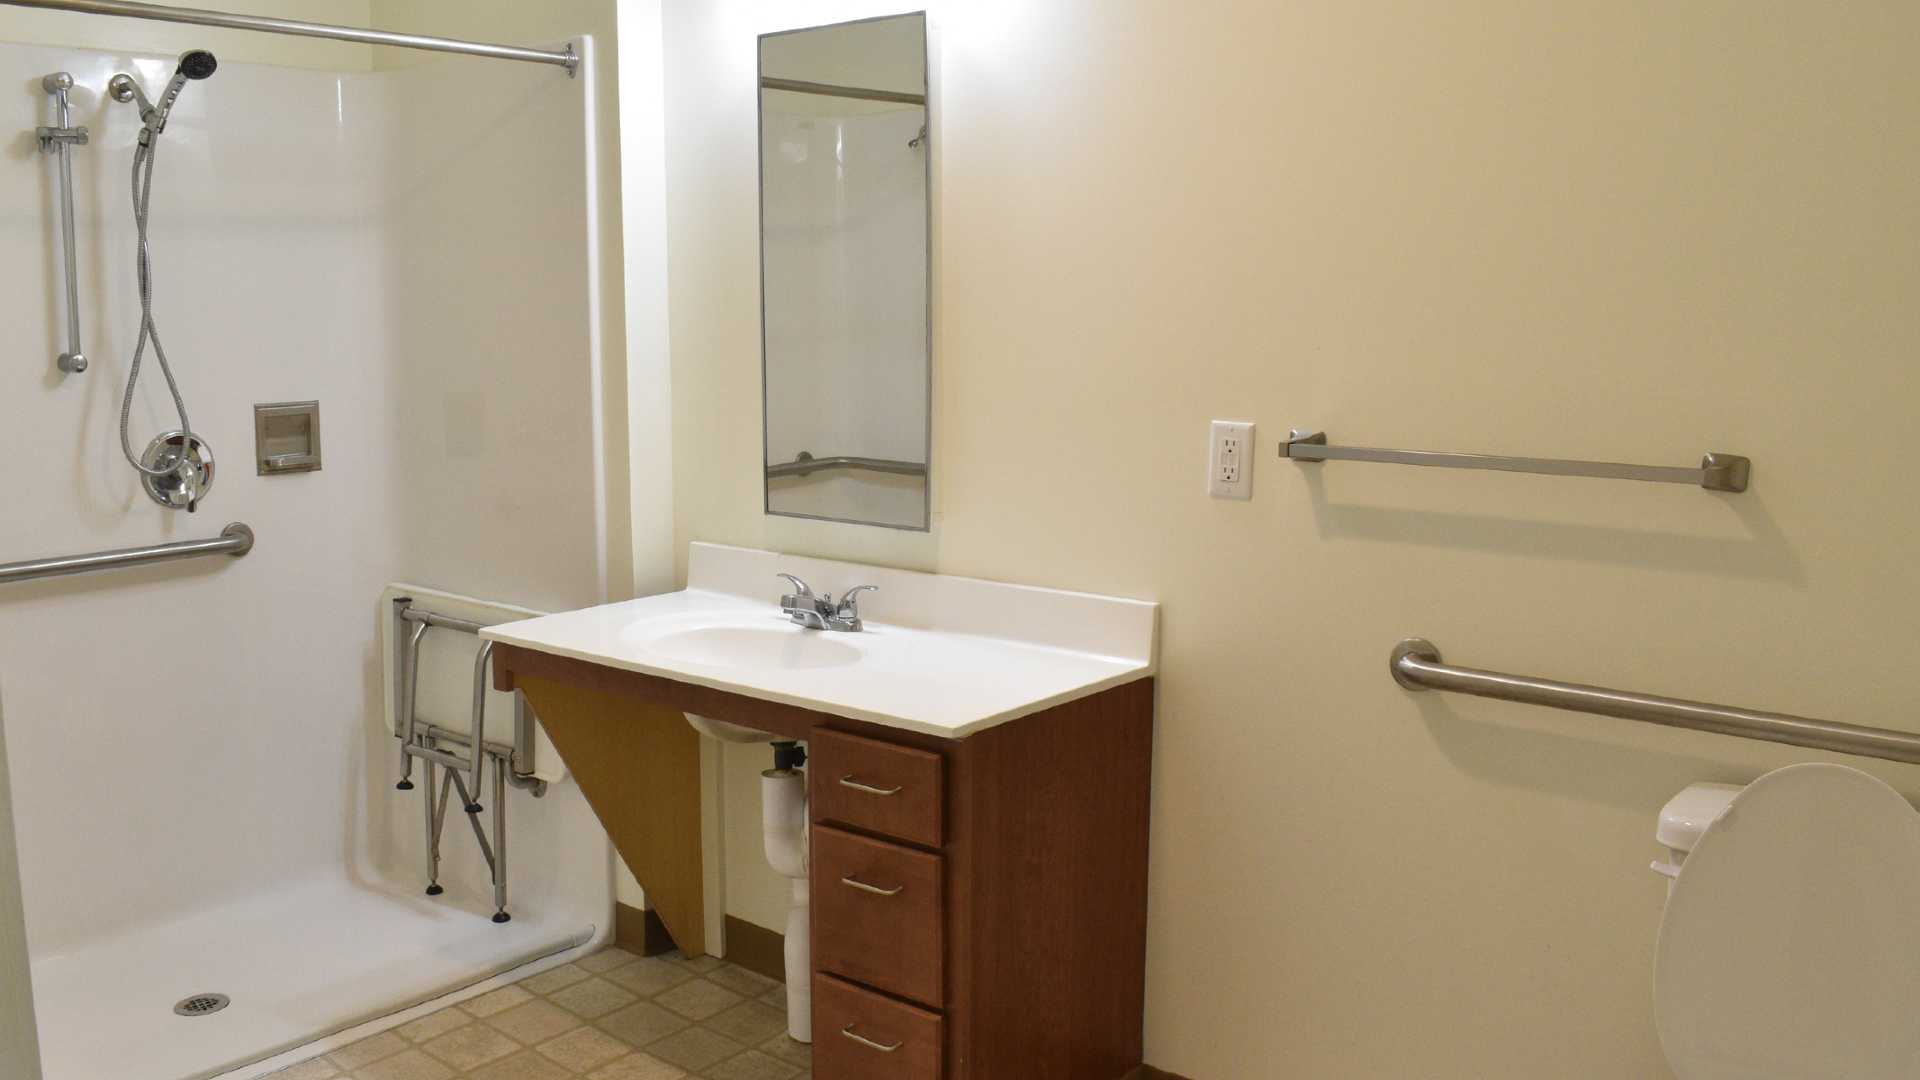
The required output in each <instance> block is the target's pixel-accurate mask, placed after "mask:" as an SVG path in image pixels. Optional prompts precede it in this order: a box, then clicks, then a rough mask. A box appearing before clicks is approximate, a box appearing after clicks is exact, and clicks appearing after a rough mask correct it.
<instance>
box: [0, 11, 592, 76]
mask: <svg viewBox="0 0 1920 1080" xmlns="http://www.w3.org/2000/svg"><path fill="white" fill-rule="evenodd" d="M0 4H7V5H11V6H13V7H26V8H45V9H48V10H51V11H77V12H80V13H81V14H84V15H120V16H124V17H126V18H129V19H153V20H155V21H158V22H175V23H189V24H191V25H194V26H218V27H223V28H226V29H229V30H256V31H259V32H261V33H265V34H291V35H293V36H295V37H315V38H328V39H331V40H333V41H352V42H358V43H360V44H363V45H391V46H393V47H395V48H399V49H425V50H427V51H429V52H446V53H461V54H463V55H466V56H486V57H491V58H493V59H495V60H524V61H526V62H528V63H533V64H553V65H555V66H557V67H563V68H566V69H567V77H568V78H572V77H573V76H574V75H575V74H577V73H578V70H579V67H580V56H579V54H577V53H575V52H574V51H573V43H572V42H568V43H567V48H566V51H565V52H550V51H545V50H541V49H522V48H520V47H519V46H517V45H488V44H486V43H484V42H479V41H458V40H455V39H453V38H438V37H426V36H424V35H421V34H397V33H393V32H391V31H387V30H361V29H357V28H355V27H351V26H330V25H328V24H326V23H311V22H300V21H298V20H296V19H273V18H268V17H267V16H264V15H233V14H229V13H227V12H224V11H204V10H201V9H199V8H174V7H161V6H160V5H158V4H136V3H132V2H131V0H0Z"/></svg>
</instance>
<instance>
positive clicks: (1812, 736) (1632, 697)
mask: <svg viewBox="0 0 1920 1080" xmlns="http://www.w3.org/2000/svg"><path fill="white" fill-rule="evenodd" d="M1388 668H1389V669H1390V670H1391V671H1392V672H1393V681H1394V682H1397V683H1399V684H1400V685H1401V686H1403V687H1405V688H1406V689H1408V690H1447V691H1451V692H1453V693H1456V694H1472V695H1473V696H1475V697H1484V698H1494V699H1496V700H1499V701H1518V702H1521V703H1522V704H1526V705H1544V706H1546V707H1547V708H1550V709H1566V710H1569V711H1571V712H1583V713H1594V714H1596V715H1599V716H1613V717H1618V718H1620V719H1622V720H1638V721H1640V722H1642V723H1647V724H1660V725H1663V726H1665V727H1677V728H1688V729H1691V730H1694V731H1710V732H1713V733H1715V734H1718V735H1734V736H1737V737H1739V738H1742V739H1759V740H1762V741H1764V742H1776V743H1785V744H1787V745H1788V746H1804V747H1806V748H1808V749H1810V750H1828V751H1832V752H1834V753H1837V754H1854V755H1857V756H1859V757H1871V758H1881V759H1883V760H1886V761H1899V762H1905V763H1906V764H1909V765H1920V735H1915V734H1910V733H1908V732H1904V731H1891V730H1888V729H1886V728H1876V727H1861V726H1859V725H1856V724H1841V723H1836V722H1834V721H1832V720H1812V719H1809V718H1807V717H1804V716H1791V715H1788V714H1786V713H1774V712H1761V711H1759V710H1756V709H1741V708H1736V707H1733V706H1729V705H1713V704H1709V703H1707V702H1704V701H1687V700H1685V699H1682V698H1669V697H1657V696H1655V695H1652V694H1636V693H1632V692H1629V691H1626V690H1608V689H1606V688H1604V687H1599V686H1586V685H1583V684H1581V683H1570V682H1559V681H1557V680H1554V679H1537V678H1534V677H1532V676H1528V675H1507V674H1503V673H1501V672H1497V671H1481V670H1479V669H1477V668H1464V667H1454V666H1452V665H1450V664H1447V663H1445V662H1443V661H1442V660H1441V659H1440V650H1439V648H1438V647H1436V646H1435V645H1434V644H1433V642H1431V641H1426V640H1424V639H1421V638H1408V639H1407V640H1405V641H1402V642H1401V643H1400V644H1399V645H1398V646H1396V647H1395V648H1394V650H1393V656H1392V658H1391V659H1390V660H1389V661H1388Z"/></svg>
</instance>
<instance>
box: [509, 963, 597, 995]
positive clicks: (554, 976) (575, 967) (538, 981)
mask: <svg viewBox="0 0 1920 1080" xmlns="http://www.w3.org/2000/svg"><path fill="white" fill-rule="evenodd" d="M588 974H589V973H588V972H587V970H586V969H585V968H583V967H581V966H580V965H579V964H561V965H560V966H559V967H557V968H550V969H548V970H546V971H543V972H541V973H540V974H538V975H534V976H532V977H530V978H525V979H521V980H520V981H519V982H518V983H515V984H514V985H516V986H519V987H521V988H523V989H526V990H531V991H533V992H534V993H536V994H551V993H553V992H554V991H555V990H558V989H560V988H561V987H563V986H572V985H573V984H574V983H577V982H579V981H580V980H581V979H584V978H586V977H587V975H588Z"/></svg>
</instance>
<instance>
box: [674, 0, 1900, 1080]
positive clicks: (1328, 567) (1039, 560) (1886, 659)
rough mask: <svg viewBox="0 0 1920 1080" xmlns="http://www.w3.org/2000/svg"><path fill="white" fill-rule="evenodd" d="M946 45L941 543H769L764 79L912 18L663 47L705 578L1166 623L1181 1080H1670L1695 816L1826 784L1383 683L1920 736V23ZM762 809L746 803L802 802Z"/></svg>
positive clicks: (1402, 7)
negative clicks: (939, 574)
mask: <svg viewBox="0 0 1920 1080" xmlns="http://www.w3.org/2000/svg"><path fill="white" fill-rule="evenodd" d="M931 6H932V7H933V8H934V11H933V16H934V27H933V32H934V61H933V67H934V89H933V96H934V105H933V109H934V148H935V149H934V153H935V167H936V175H935V204H934V205H935V288H936V293H935V311H934V325H935V334H936V374H935V409H936V415H935V424H934V429H935V433H936V435H935V439H936V442H935V447H934V464H935V468H936V469H937V470H938V472H939V475H940V477H941V482H940V483H939V484H938V485H936V488H937V490H936V493H935V498H936V506H935V511H936V512H935V521H934V531H933V533H932V534H931V535H928V536H916V535H912V534H902V533H897V532H890V531H885V530H879V529H861V528H856V527H847V526H835V525H827V524H821V523H815V522H804V521H794V520H788V519H780V518H768V517H765V516H764V515H762V513H761V511H760V501H759V490H760V482H759V469H760V461H759V445H758V440H757V438H756V435H755V433H756V432H757V427H758V423H759V419H760V375H759V345H758V341H757V304H758V295H757V284H756V281H757V274H756V265H757V256H756V252H757V242H758V241H757V228H756V222H755V216H756V215H755V193H754V176H755V172H754V138H755V123H754V96H755V94H754V87H753V81H754V80H753V58H754V44H755V35H756V34H758V33H760V32H764V31H767V30H772V29H780V28H786V27H791V26H796V25H802V24H808V23H818V22H827V21H832V20H837V19H843V18H850V17H855V16H862V15H873V14H883V13H888V12H890V11H893V10H897V7H895V8H889V7H887V6H883V5H881V4H877V3H856V2H827V0H816V2H809V3H798V4H795V3H772V2H767V0H719V2H713V0H703V2H695V0H669V2H668V4H667V6H666V25H667V46H668V47H667V57H668V68H667V74H668V87H667V106H668V136H669V159H668V163H669V174H668V176H669V189H668V190H669V210H670V220H669V233H670V237H671V248H670V259H671V266H672V296H671V300H672V304H671V311H672V333H673V350H674V400H675V424H674V434H675V444H676V447H675V457H674V460H675V463H676V464H675V471H676V478H675V479H676V488H677V491H678V498H677V512H676V524H677V529H678V533H679V539H680V541H682V542H683V544H684V541H686V540H688V539H694V538H698V539H705V540H715V541H722V542H728V543H736V544H745V545H752V546H756V547H766V548H774V549H780V550H789V551H796V552H804V553H809V554H818V555H824V556H833V557H841V558H854V559H866V560H872V561H878V562H885V563H891V564H899V565H907V566H915V567H925V568H935V569H939V570H941V571H945V572H952V573H962V574H972V575H978V576H983V577H990V578H1002V579H1008V580H1015V581H1023V582H1034V583H1040V584H1047V585H1056V586H1063V587H1068V588H1076V589H1086V590H1092V591H1097V592H1105V593H1113V594H1119V595H1125V596H1138V597H1146V598H1152V599H1157V600H1159V601H1161V602H1162V603H1163V605H1164V609H1163V636H1162V642H1163V650H1162V670H1163V673H1164V674H1163V676H1162V678H1161V681H1160V698H1159V707H1158V733H1159V739H1158V744H1157V749H1156V766H1155V781H1154V792H1153V795H1154V833H1153V844H1154V847H1153V857H1152V897H1151V900H1152V910H1151V930H1150V936H1149V1005H1148V1015H1147V1047H1148V1058H1149V1060H1150V1061H1152V1062H1153V1063H1155V1064H1156V1065H1159V1066H1161V1067H1163V1068H1168V1069H1172V1070H1174V1071H1177V1072H1180V1073H1183V1074H1185V1075H1190V1076H1196V1077H1232V1076H1246V1075H1252V1074H1254V1073H1259V1074H1261V1075H1279V1076H1288V1077H1318V1076H1422V1077H1435V1078H1444V1077H1538V1076H1555V1077H1593V1078H1596V1080H1598V1078H1607V1080H1613V1078H1617V1077H1621V1076H1660V1075H1664V1072H1665V1067H1664V1065H1663V1064H1662V1062H1661V1059H1660V1054H1659V1050H1658V1047H1657V1045H1656V1042H1655V1037H1654V1033H1653V1024H1652V1017H1651V1013H1650V1008H1651V1006H1650V1000H1649V999H1650V993H1649V989H1650V984H1651V955H1652V949H1653V941H1654V934H1655V930H1656V927H1657V925H1658V919H1659V913H1660V904H1661V897H1662V888H1663V880H1662V879H1659V878H1657V877H1655V876H1653V875H1651V874H1649V873H1647V872H1646V869H1645V867H1646V864H1647V861H1648V860H1649V859H1650V858H1651V857H1652V855H1653V854H1654V849H1653V846H1652V827H1653V815H1654V814H1655V812H1656V811H1657V809H1658V807H1659V806H1660V804H1661V803H1662V802H1663V801H1664V800H1665V799H1666V798H1667V797H1668V796H1670V795H1671V794H1672V793H1674V792H1675V791H1677V790H1678V789H1679V788H1680V787H1682V786H1684V785H1685V784H1687V783H1688V782H1690V781H1693V780H1699V779H1716V780H1744V779H1748V778H1751V777H1753V776H1755V775H1757V774H1758V773H1759V772H1761V771H1763V770H1765V769H1767V768H1770V767H1773V766H1776V765H1779V764H1783V763H1785V762H1789V761H1795V760H1802V759H1808V758H1814V757H1818V756H1819V755H1814V754H1807V753H1802V752H1798V751H1794V750H1791V749H1786V748H1778V747H1771V746H1763V745H1760V744H1756V743H1742V742H1737V741H1733V740H1728V739H1725V738H1720V737H1715V736H1710V735H1704V734H1694V733H1685V732H1675V731H1669V730H1664V729H1657V728H1652V727H1642V726H1636V725H1631V724H1627V723H1624V722H1619V721H1611V720H1604V719H1599V718H1590V717H1579V716H1574V715H1570V714H1557V713H1551V712H1547V711H1543V710H1539V709H1529V708H1523V707H1518V706H1507V705H1500V704H1496V703H1491V702H1483V701H1476V700H1471V699H1463V698H1444V697H1440V696H1437V695H1427V696H1424V697H1414V696H1411V695H1409V694H1407V693H1406V692H1404V691H1402V690H1400V689H1398V688H1397V687H1396V686H1395V685H1394V684H1393V683H1392V682H1391V681H1390V680H1389V679H1388V676H1387V673H1386V670H1385V664H1386V657H1387V654H1388V651H1389V650H1390V648H1391V647H1392V645H1393V644H1394V642H1395V641H1396V640H1398V639H1399V638H1401V637H1404V636H1408V635H1413V634H1421V635H1425V636H1427V637H1430V638H1432V639H1433V640H1435V641H1437V642H1438V643H1439V644H1440V646H1441V647H1442V648H1443V649H1444V650H1445V651H1446V653H1447V655H1448V657H1449V658H1450V659H1454V660H1457V661H1459V662H1462V663H1467V664H1474V665H1481V666H1488V667H1495V668H1503V669H1508V670H1513V671H1520V672H1538V673H1541V674H1548V675H1559V676H1565V677H1570V678H1575V679H1580V680H1584V681H1591V682H1596V683H1601V684H1609V685H1619V686H1623V687H1634V688H1642V689H1646V690H1651V691H1656V692H1667V693H1674V694H1680V695H1686V696H1695V697H1702V698H1708V699H1719V700H1726V701H1731V702H1740V703H1746V704H1751V705H1755V706H1760V707H1767V708H1774V709H1783V710H1787V711H1792V712H1800V713H1806V714H1811V715H1816V716H1833V717H1837V718H1842V719H1847V720H1853V721H1857V722H1866V723H1875V724H1885V725H1891V726H1895V727H1911V726H1913V721H1912V720H1911V719H1910V718H1911V716H1912V713H1913V696H1912V693H1911V689H1910V680H1909V679H1907V678H1906V677H1905V674H1906V673H1905V669H1904V665H1903V658H1904V657H1905V656H1906V655H1907V654H1908V653H1909V652H1910V651H1911V649H1912V647H1913V646H1914V645H1915V644H1916V634H1915V626H1914V622H1913V619H1912V617H1911V610H1910V609H1911V607H1912V598H1913V596H1914V595H1916V586H1920V565H1917V564H1916V563H1915V561H1914V560H1913V559H1911V558H1909V557H1908V556H1907V553H1906V546H1907V538H1908V537H1909V536H1911V535H1913V534H1914V533H1915V532H1916V530H1920V504H1916V503H1915V501H1914V500H1913V499H1912V498H1911V497H1910V493H1909V492H1908V490H1907V488H1908V485H1907V483H1906V479H1905V476H1904V473H1903V472H1902V471H1901V470H1900V469H1898V468H1897V467H1894V466H1892V465H1890V464H1883V463H1887V462H1889V461H1891V460H1894V459H1895V457H1896V455H1897V450H1898V447H1899V446H1900V443H1899V441H1898V440H1899V436H1900V434H1901V433H1902V432H1904V431H1905V430H1906V429H1907V428H1908V427H1910V426H1911V414H1912V412H1913V407H1914V402H1915V400H1916V396H1915V391H1916V389H1917V387H1916V384H1915V383H1916V375H1915V367H1914V365H1913V362H1912V361H1913V357H1914V355H1915V354H1916V352H1917V351H1920V316H1916V315H1915V309H1914V307H1913V305H1912V303H1911V297H1912V295H1913V293H1914V291H1915V289H1916V286H1920V255H1916V253H1920V200H1915V199H1914V198H1913V195H1912V184H1911V178H1912V176H1913V175H1915V174H1916V172H1917V171H1920V124H1916V123H1915V116H1914V105H1913V103H1914V102H1915V101H1920V71H1916V69H1915V68H1914V67H1913V65H1912V64H1911V63H1910V57H1909V56H1908V55H1907V51H1908V50H1907V48H1906V44H1905V43H1906V42H1910V41H1911V40H1912V39H1913V37H1914V35H1915V33H1916V32H1920V22H1917V21H1916V19H1920V15H1917V14H1916V11H1915V9H1913V8H1912V7H1910V6H1906V5H1895V4H1876V5H1856V6H1851V7H1847V8H1845V9H1839V8H1833V7H1827V6H1818V5H1775V6H1770V7H1768V8H1766V9H1765V10H1764V11H1757V10H1755V9H1753V8H1751V7H1750V6H1748V5H1741V4H1735V3H1731V2H1719V0H1716V2H1711V3H1703V4H1693V5H1685V6H1674V5H1660V4H1626V5H1621V4H1594V3H1582V4H1524V3H1512V2H1503V0H1473V2H1468V3H1459V4H1445V5H1432V4H1417V3H1403V2H1382V3H1373V4H1362V5H1354V4H1346V3H1321V2H1304V3H1292V4H1284V5H1275V4H1266V3H1255V2H1233V3H1220V4H1215V5H1204V6H1199V7H1196V6H1195V5H1190V4H1174V3H1168V2H1164V0H1158V2H1147V0H1131V2H1124V3H1113V2H1105V3H1094V2H1091V0H1068V2H1062V3H1055V4H1047V5H1033V4H1022V3H1014V2H1010V0H1009V2H984V3H983V2H978V0H975V2H969V3H954V4H944V3H942V4H935V5H931ZM1216 417H1219V418H1234V419H1249V420H1254V421H1257V422H1258V423H1259V425H1260V428H1259V434H1258V438H1257V446H1256V456H1257V458H1258V461H1257V462H1256V464H1255V467H1254V470H1253V475H1254V484H1255V497H1254V499H1253V501H1252V502H1250V503H1237V502H1220V501H1212V500H1209V499H1208V498H1206V496H1205V494H1204V491H1205V487H1204V482H1203V480H1204V472H1203V461H1202V458H1203V451H1202V448H1203V446H1204V445H1205V433H1206V423H1207V421H1208V420H1209V419H1211V418H1216ZM1297 424H1306V425H1316V426H1324V427H1325V428H1326V429H1327V430H1329V431H1330V432H1331V433H1332V434H1333V436H1334V437H1335V439H1336V441H1346V442H1351V443H1356V444H1362V445H1366V444H1374V445H1388V446H1411V447H1431V448H1435V449H1460V450H1484V451H1491V452H1496V453H1512V454H1523V455H1560V456H1567V457H1580V458H1595V459H1615V460H1618V459H1625V460H1634V461H1646V462H1651V463H1668V464H1685V463H1688V462H1690V461H1693V460H1697V459H1698V457H1699V455H1700V454H1701V453H1702V452H1704V451H1707V450H1727V451H1733V452H1738V453H1744V454H1748V455H1751V456H1752V457H1753V459H1754V461H1755V463H1756V464H1755V474H1754V487H1753V490H1751V491H1750V492H1748V493H1747V494H1744V495H1732V496H1726V495H1714V494H1709V493H1705V492H1702V491H1699V490H1693V489H1689V488H1684V487H1667V486H1655V485H1635V484H1629V483H1621V482H1612V483H1609V482H1602V481H1583V480H1570V479H1554V478H1547V477H1524V476H1512V475H1496V474H1475V473H1454V472H1434V471H1431V470H1416V469H1400V468H1392V467H1388V466H1381V465H1358V464H1340V463H1330V464H1328V465H1326V466H1324V467H1302V466H1298V465H1294V464H1290V463H1286V462H1281V461H1278V460H1276V458H1275V456H1274V445H1275V443H1274V440H1275V439H1276V437H1278V436H1279V435H1280V434H1281V433H1282V432H1284V430H1285V429H1286V428H1287V427H1288V426H1289V425H1297ZM1060 462H1069V463H1071V465H1072V467H1071V468H1070V469H1069V470H1068V472H1067V473H1066V474H1065V475H1062V473H1061V471H1060V470H1059V469H1056V468H1053V467H1051V466H1053V465H1055V464H1057V463H1060ZM1042 466H1047V467H1042ZM730 767H731V769H732V771H731V772H730V779H732V780H737V783H735V784H734V786H735V787H736V788H737V789H740V790H747V789H748V788H747V785H749V784H750V780H749V778H750V776H751V770H752V769H757V768H761V767H764V765H763V764H762V763H761V755H759V754H756V753H753V752H752V750H751V748H749V749H747V750H743V751H741V752H739V753H738V754H736V755H734V756H733V757H732V758H731V759H730ZM1870 768H1872V770H1873V771H1875V772H1876V773H1878V774H1881V775H1884V776H1886V777H1888V778H1890V779H1892V780H1893V781H1894V782H1895V783H1897V784H1900V785H1902V786H1903V788H1904V790H1906V791H1907V792H1908V793H1909V794H1920V782H1916V781H1915V780H1914V778H1913V777H1912V776H1911V775H1908V772H1910V771H1901V770H1897V769H1895V768H1893V767H1886V768H1880V767H1872V766H1870ZM730 846H731V847H733V848H734V849H735V850H744V851H746V852H749V853H751V852H752V851H753V850H754V848H753V846H752V844H751V842H749V841H744V840H739V841H736V842H735V843H733V844H732V845H730ZM735 871H736V878H737V880H735V881H734V882H732V883H731V890H730V895H731V896H732V897H734V898H735V900H736V901H737V902H738V903H740V904H742V905H745V904H747V903H748V902H749V901H748V898H747V894H748V892H749V890H748V888H747V885H746V884H745V883H744V880H740V879H744V878H745V877H746V876H747V875H749V874H751V873H752V870H751V868H750V867H748V866H745V865H742V866H739V867H735ZM771 895H774V896H777V893H771ZM736 911H737V912H738V913H741V914H746V915H748V916H749V917H752V918H754V919H755V920H756V921H761V922H763V923H764V924H766V925H778V923H777V922H775V921H773V919H772V918H771V916H772V914H773V913H772V912H771V911H767V910H747V909H746V908H745V907H744V906H743V907H741V908H737V909H736Z"/></svg>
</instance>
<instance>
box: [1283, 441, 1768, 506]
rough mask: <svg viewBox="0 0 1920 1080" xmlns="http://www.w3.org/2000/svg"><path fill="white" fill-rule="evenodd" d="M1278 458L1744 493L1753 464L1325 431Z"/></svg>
mask: <svg viewBox="0 0 1920 1080" xmlns="http://www.w3.org/2000/svg"><path fill="white" fill-rule="evenodd" d="M1280 456H1281V457H1283V458H1292V459H1293V460H1295V461H1309V462H1311V461H1377V462H1385V463H1387V464H1390V465H1428V466H1433V467H1436V468H1442V469H1488V470H1492V471H1494V472H1518V473H1537V474H1540V475H1543V476H1592V477H1598V478H1600V479H1602V480H1646V481H1650V482H1652V483H1656V484H1693V485H1695V486H1697V487H1703V488H1706V489H1707V490H1708V491H1745V490H1747V480H1748V478H1749V477H1750V476H1751V475H1752V472H1753V462H1751V461H1749V460H1748V459H1746V458H1743V457H1741V456H1740V455H1738V454H1724V453H1720V452H1719V451H1715V452H1713V453H1710V454H1707V455H1706V456H1705V457H1703V458H1701V459H1700V465H1699V467H1698V468H1692V467H1688V466H1683V465H1625V464H1621V463H1620V462H1615V461H1574V460H1570V459H1567V458H1535V457H1502V456H1500V455H1498V454H1452V453H1442V452H1439V451H1435V450H1382V449H1378V448H1376V447H1371V446H1328V445H1327V433H1326V432H1324V431H1302V430H1300V429H1299V428H1294V429H1293V430H1291V431H1289V432H1287V438H1286V439H1285V441H1283V442H1282V443H1281V444H1280Z"/></svg>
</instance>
